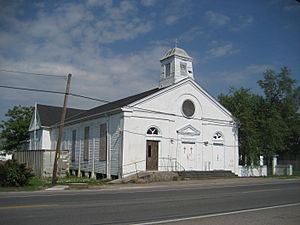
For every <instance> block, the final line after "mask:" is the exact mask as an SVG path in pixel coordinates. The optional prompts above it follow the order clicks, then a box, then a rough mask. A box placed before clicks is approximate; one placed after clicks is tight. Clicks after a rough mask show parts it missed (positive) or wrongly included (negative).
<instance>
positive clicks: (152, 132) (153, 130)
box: [147, 127, 159, 135]
mask: <svg viewBox="0 0 300 225" xmlns="http://www.w3.org/2000/svg"><path fill="white" fill-rule="evenodd" d="M147 134H148V135H158V134H159V131H158V129H157V128H156V127H150V128H149V129H148V130H147Z"/></svg>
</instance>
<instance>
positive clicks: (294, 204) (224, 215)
mask: <svg viewBox="0 0 300 225" xmlns="http://www.w3.org/2000/svg"><path fill="white" fill-rule="evenodd" d="M202 182H205V181H202ZM0 224H1V225H18V224H20V225H21V224H22V225H26V224H28V225H48V224H49V225H50V224H51V225H68V224H70V225H100V224H203V225H208V224H210V225H211V224H244V225H250V224H264V225H267V224H275V225H276V224H278V225H279V224H280V225H281V224H288V225H296V224H297V225H298V224H300V180H290V181H288V180H283V181H278V180H276V181H270V182H263V183H261V182H252V183H247V184H238V183H230V184H224V185H222V184H219V185H214V184H211V185H206V186H201V185H197V184H196V185H195V184H193V185H190V184H189V182H187V183H185V184H183V185H180V186H179V185H171V184H169V185H168V186H148V187H143V185H141V186H134V187H129V188H125V189H112V190H92V191H60V192H31V193H25V192H23V193H5V194H3V193H1V194H0Z"/></svg>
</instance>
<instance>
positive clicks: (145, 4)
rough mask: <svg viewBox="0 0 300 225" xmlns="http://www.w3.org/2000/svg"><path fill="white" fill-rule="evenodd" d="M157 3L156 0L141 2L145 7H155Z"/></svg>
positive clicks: (142, 0) (143, 0)
mask: <svg viewBox="0 0 300 225" xmlns="http://www.w3.org/2000/svg"><path fill="white" fill-rule="evenodd" d="M155 3H156V0H141V4H142V5H143V6H146V7H147V6H153V5H154V4H155Z"/></svg>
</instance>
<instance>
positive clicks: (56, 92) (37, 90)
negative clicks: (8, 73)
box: [0, 85, 110, 103]
mask: <svg viewBox="0 0 300 225" xmlns="http://www.w3.org/2000/svg"><path fill="white" fill-rule="evenodd" d="M0 87H2V88H8V89H14V90H22V91H33V92H44V93H51V94H62V95H64V94H65V92H61V91H50V90H44V89H36V88H27V87H16V86H8V85H0ZM68 95H70V96H74V97H78V98H85V99H90V100H93V101H98V102H103V103H109V102H110V101H107V100H103V99H99V98H93V97H88V96H84V95H79V94H75V93H69V94H68Z"/></svg>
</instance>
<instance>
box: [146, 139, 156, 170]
mask: <svg viewBox="0 0 300 225" xmlns="http://www.w3.org/2000/svg"><path fill="white" fill-rule="evenodd" d="M146 154H147V155H146V170H158V141H147V149H146Z"/></svg>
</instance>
